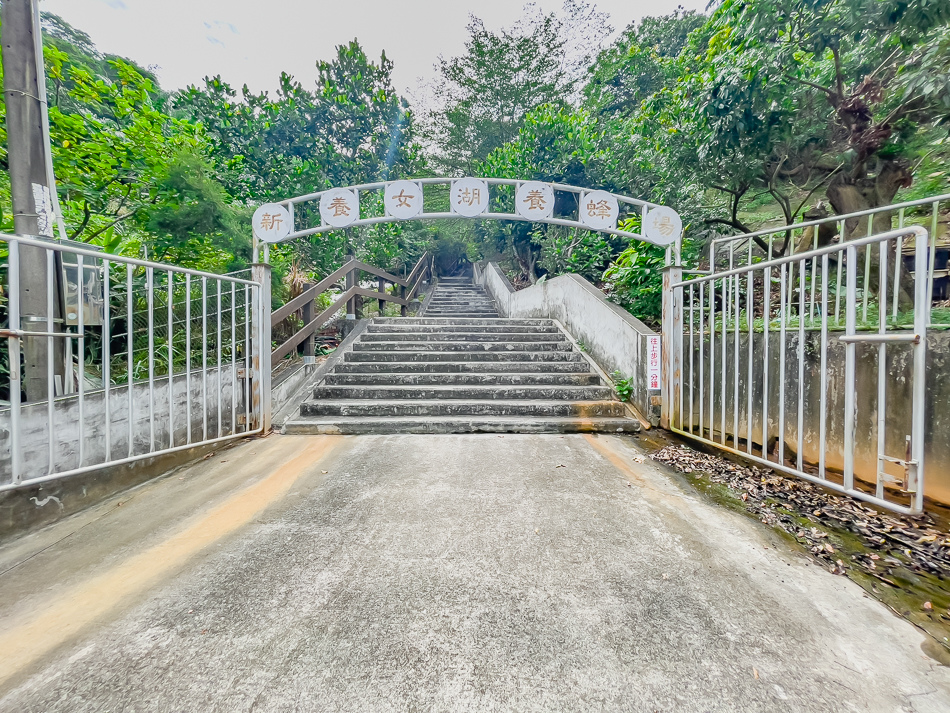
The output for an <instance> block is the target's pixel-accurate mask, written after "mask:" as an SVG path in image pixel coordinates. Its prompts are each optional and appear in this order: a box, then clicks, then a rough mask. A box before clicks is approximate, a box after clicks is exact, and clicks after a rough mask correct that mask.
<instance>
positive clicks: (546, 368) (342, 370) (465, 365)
mask: <svg viewBox="0 0 950 713" xmlns="http://www.w3.org/2000/svg"><path fill="white" fill-rule="evenodd" d="M588 371H590V366H589V365H588V364H587V362H586V361H473V362H454V361H441V362H439V361H436V362H425V361H419V362H412V361H410V362H392V361H383V362H375V361H365V362H360V361H342V362H340V363H338V364H337V365H336V367H334V369H333V372H334V373H338V374H502V373H509V374H525V373H531V374H577V373H583V372H588Z"/></svg>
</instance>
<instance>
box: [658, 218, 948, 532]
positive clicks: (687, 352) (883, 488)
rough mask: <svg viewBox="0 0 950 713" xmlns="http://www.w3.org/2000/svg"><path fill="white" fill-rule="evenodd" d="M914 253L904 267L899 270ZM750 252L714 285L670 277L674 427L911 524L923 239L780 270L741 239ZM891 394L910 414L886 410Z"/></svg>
mask: <svg viewBox="0 0 950 713" xmlns="http://www.w3.org/2000/svg"><path fill="white" fill-rule="evenodd" d="M786 230H787V229H785V228H781V229H775V230H772V231H762V232H761V233H759V234H757V235H766V234H769V233H771V234H779V233H783V232H785V231H786ZM771 244H772V242H771V240H769V242H768V245H770V246H771ZM910 248H912V249H913V261H914V262H913V265H912V266H911V265H909V263H908V264H905V258H904V256H905V249H910ZM747 249H748V255H747V259H746V260H741V262H743V263H744V264H741V265H740V266H734V262H735V260H734V258H731V259H730V264H729V265H727V266H724V267H719V268H717V267H716V266H715V265H713V270H712V272H711V273H710V274H701V275H699V276H695V277H692V278H691V279H683V278H682V272H681V271H680V270H679V268H674V269H673V270H672V271H671V272H670V274H669V275H668V277H667V284H666V285H665V289H666V293H667V301H666V313H665V316H664V332H665V333H666V335H667V337H668V338H667V344H668V345H669V346H668V349H669V350H670V356H669V361H668V366H667V370H666V379H667V382H668V383H667V389H666V395H667V399H668V400H669V403H668V404H667V405H665V409H666V414H667V418H668V420H669V426H670V428H671V429H672V430H674V431H676V432H678V433H680V434H682V435H685V436H688V437H690V438H693V439H696V440H699V441H702V442H704V443H707V444H709V445H712V446H716V447H717V448H720V449H724V450H726V451H730V452H733V453H737V454H740V455H743V456H745V457H746V458H751V459H752V460H754V461H758V462H760V463H762V464H764V465H767V466H769V467H771V468H774V469H776V470H779V471H783V472H785V473H789V474H792V475H796V476H799V477H801V478H804V479H806V480H809V481H812V482H815V483H819V484H821V485H823V486H826V487H828V488H831V489H833V490H837V491H840V492H843V493H847V494H848V495H851V496H854V497H856V498H860V499H862V500H865V501H868V502H872V503H875V504H878V505H881V506H884V507H887V508H890V509H892V510H896V511H900V512H908V513H913V512H920V511H921V510H922V507H923V497H924V462H923V456H924V418H925V414H924V409H925V396H926V394H925V367H926V362H925V359H926V349H927V328H928V324H929V322H930V305H931V293H930V292H929V290H930V289H931V282H930V280H931V279H932V278H931V274H932V269H930V267H932V266H930V265H929V260H930V258H931V255H932V246H931V244H930V240H929V237H928V232H927V230H925V229H924V228H922V227H916V226H913V227H906V228H901V229H898V230H891V231H888V232H885V233H880V234H877V235H871V236H870V237H860V238H854V239H852V240H849V241H847V242H841V243H836V244H833V245H829V246H826V247H823V248H819V249H812V250H809V251H806V252H799V253H793V254H790V255H787V256H784V257H778V258H772V257H771V251H770V253H769V254H768V255H767V256H765V257H766V259H763V260H761V261H759V262H756V258H755V257H754V255H753V251H752V242H751V241H748V247H747ZM733 255H734V251H733ZM898 389H899V390H900V391H901V393H900V394H897V393H896V390H898ZM898 395H900V396H901V397H902V398H901V399H900V401H901V403H909V404H910V408H909V409H908V410H909V412H907V413H905V412H901V411H900V409H898V408H896V407H894V406H893V404H895V403H896V402H897V401H898V399H897V398H896V397H897V396H898ZM892 397H893V398H892Z"/></svg>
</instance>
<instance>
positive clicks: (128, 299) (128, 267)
mask: <svg viewBox="0 0 950 713" xmlns="http://www.w3.org/2000/svg"><path fill="white" fill-rule="evenodd" d="M132 269H133V268H132V263H130V262H127V263H126V264H125V317H126V325H127V327H126V330H125V344H126V347H127V348H128V360H127V362H126V369H127V373H126V379H125V382H126V386H125V388H126V391H127V392H128V393H127V396H128V402H129V418H128V421H129V456H132V454H133V450H134V448H135V434H134V432H133V426H134V422H135V407H134V404H133V399H132V373H133V372H134V370H135V366H134V364H133V358H134V354H133V352H134V347H133V344H132V318H133V308H132Z"/></svg>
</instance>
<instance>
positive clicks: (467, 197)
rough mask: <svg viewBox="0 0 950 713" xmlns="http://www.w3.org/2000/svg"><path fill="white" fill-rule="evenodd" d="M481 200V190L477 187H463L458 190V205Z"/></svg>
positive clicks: (472, 203) (475, 203)
mask: <svg viewBox="0 0 950 713" xmlns="http://www.w3.org/2000/svg"><path fill="white" fill-rule="evenodd" d="M481 202H482V192H481V190H480V189H478V188H474V189H468V188H463V189H462V190H461V191H460V192H459V200H458V203H459V205H469V206H474V205H478V204H479V203H481Z"/></svg>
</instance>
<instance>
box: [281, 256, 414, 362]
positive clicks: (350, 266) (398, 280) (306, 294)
mask: <svg viewBox="0 0 950 713" xmlns="http://www.w3.org/2000/svg"><path fill="white" fill-rule="evenodd" d="M360 272H368V273H370V274H371V275H375V276H377V277H379V278H380V285H381V287H382V289H385V283H386V282H389V283H391V284H393V285H399V287H400V293H401V296H397V295H390V294H388V293H386V292H383V291H375V290H371V289H368V288H366V287H360V285H359V273H360ZM352 273H355V274H354V279H353V280H352V282H353V286H352V287H350V288H348V289H347V290H345V291H344V292H343V293H342V294H341V295H340V296H339V297H337V299H336V300H335V301H334V302H333V304H332V305H330V306H329V307H327V308H326V309H325V310H323V311H322V312H320V314H318V315H317V316H316V317H314V318H313V319H312V320H310V322H308V323H307V324H305V325H304V326H303V327H302V328H301V329H299V330H297V332H295V333H294V334H293V336H291V337H290V338H289V339H287V341H285V342H283V343H282V344H279V345H278V346H277V347H276V348H275V349H274V350H273V351H272V352H271V363H272V364H276V362H277V360H279V359H283V358H284V357H285V356H287V355H288V354H290V353H291V352H293V351H295V350H296V349H297V347H298V346H300V344H302V343H303V342H304V341H305V340H306V339H308V338H310V337H311V336H313V334H314V333H315V332H316V331H317V330H318V329H320V328H321V327H322V326H323V325H325V324H326V323H327V322H329V321H330V319H331V318H332V317H333V315H335V314H336V313H337V312H339V311H340V310H341V309H343V307H344V305H346V303H347V302H349V301H350V300H351V299H354V298H355V297H357V296H360V297H368V298H369V299H375V300H379V301H380V302H381V303H382V302H393V303H395V304H398V305H400V306H402V314H403V316H405V315H406V312H407V308H408V307H409V304H410V303H411V302H412V300H413V299H414V298H415V296H416V293H417V292H418V291H419V287H421V285H422V283H423V282H424V281H425V279H426V278H427V277H431V275H432V259H431V255H430V254H429V252H428V251H426V252H425V253H424V254H423V255H422V257H420V258H419V261H418V262H417V263H416V265H415V267H413V269H412V271H411V272H410V273H409V275H408V276H407V277H399V276H397V275H393V274H391V273H389V272H387V271H385V270H383V269H382V268H378V267H374V266H373V265H368V264H366V263H365V262H362V261H360V260H356V259H355V258H354V259H350V260H347V261H346V262H345V263H344V264H343V266H342V267H340V268H338V269H337V270H334V271H333V272H331V273H330V274H329V275H327V276H326V277H325V278H323V279H322V280H320V282H318V283H317V284H315V285H314V286H313V287H308V288H307V289H305V290H304V291H303V292H302V293H301V294H300V295H298V296H297V297H295V298H294V299H292V300H290V302H288V303H287V304H285V305H283V306H282V307H279V308H278V309H276V310H274V311H273V312H271V329H273V328H274V327H276V326H277V325H278V324H280V323H281V322H283V321H284V320H285V319H287V318H288V317H290V316H291V315H293V314H295V313H297V312H299V311H301V310H302V309H303V308H304V307H305V306H307V305H308V304H312V303H314V302H316V300H317V299H319V297H320V296H321V295H322V294H323V293H324V292H326V291H327V290H329V288H331V287H333V286H334V285H336V284H337V283H339V282H340V280H341V279H345V278H347V276H348V275H350V274H352ZM407 288H408V292H407Z"/></svg>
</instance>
